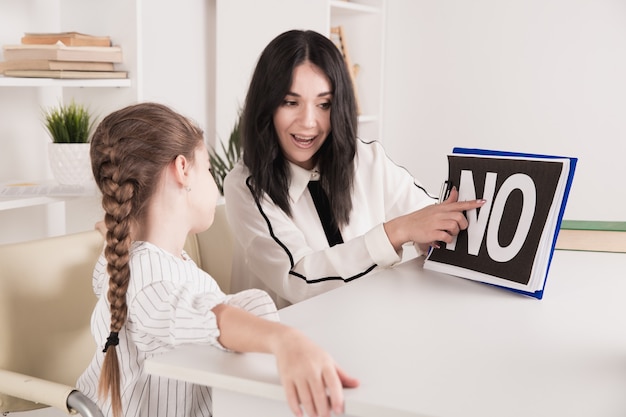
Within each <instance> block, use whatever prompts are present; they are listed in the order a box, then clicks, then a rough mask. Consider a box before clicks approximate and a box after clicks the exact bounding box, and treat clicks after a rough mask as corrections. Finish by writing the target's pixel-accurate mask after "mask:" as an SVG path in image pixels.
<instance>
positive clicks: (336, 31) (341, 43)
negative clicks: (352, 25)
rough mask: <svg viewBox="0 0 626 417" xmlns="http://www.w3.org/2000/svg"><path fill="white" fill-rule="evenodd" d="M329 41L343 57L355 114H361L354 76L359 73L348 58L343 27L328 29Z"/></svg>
mask: <svg viewBox="0 0 626 417" xmlns="http://www.w3.org/2000/svg"><path fill="white" fill-rule="evenodd" d="M330 40H331V41H333V43H334V44H335V46H336V47H337V49H339V51H340V52H341V55H343V60H344V61H345V63H346V67H348V73H349V74H350V79H351V81H352V86H353V88H354V97H355V99H356V104H357V112H358V114H361V104H360V99H359V92H358V89H357V82H356V76H357V74H358V72H359V68H360V67H359V66H358V65H353V64H352V58H350V52H349V50H348V43H347V41H346V32H345V30H344V28H343V26H341V25H340V26H333V27H331V28H330Z"/></svg>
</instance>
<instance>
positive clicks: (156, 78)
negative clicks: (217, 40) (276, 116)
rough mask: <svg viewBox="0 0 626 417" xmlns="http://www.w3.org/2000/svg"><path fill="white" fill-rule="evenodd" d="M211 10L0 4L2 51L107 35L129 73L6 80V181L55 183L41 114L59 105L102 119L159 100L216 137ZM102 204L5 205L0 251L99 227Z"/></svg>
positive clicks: (123, 0) (1, 108)
mask: <svg viewBox="0 0 626 417" xmlns="http://www.w3.org/2000/svg"><path fill="white" fill-rule="evenodd" d="M206 4H207V2H206V1H205V0H188V1H185V2H173V1H171V0H151V1H141V0H108V1H106V2H103V1H99V0H0V45H4V44H15V43H19V42H20V39H21V36H22V34H23V33H24V32H56V31H69V30H75V31H78V32H84V33H90V34H94V35H109V36H111V38H112V40H113V42H114V43H115V44H118V45H120V46H121V47H122V53H123V63H121V64H118V69H120V70H125V71H128V74H129V79H125V80H51V79H24V78H4V77H1V76H0V182H3V183H6V182H13V181H38V180H46V179H51V178H52V174H51V172H50V169H49V168H48V160H47V144H48V143H49V142H50V139H49V137H48V135H47V133H46V131H45V128H44V127H43V124H42V115H41V111H42V108H44V107H48V106H52V105H56V104H58V102H59V101H64V102H69V101H71V100H72V99H75V100H76V101H77V102H81V103H84V104H86V105H87V106H88V107H89V108H90V110H91V111H92V112H93V113H94V114H95V115H96V117H98V118H101V117H104V116H105V115H106V114H108V113H110V112H111V111H113V110H115V109H118V108H120V107H123V106H125V105H128V104H131V103H134V102H138V101H148V100H153V101H158V102H162V103H164V104H167V105H170V106H172V107H173V108H175V109H176V110H178V111H180V112H181V113H183V114H185V115H187V116H189V117H191V118H193V119H194V120H195V121H197V122H198V123H199V124H200V125H201V126H202V127H203V128H204V129H205V131H207V133H209V132H212V131H214V126H208V124H207V120H209V119H210V117H209V116H210V115H209V111H208V104H207V99H206V97H207V85H208V81H207V80H208V76H207V73H209V72H210V71H207V65H208V63H209V62H210V60H209V59H208V58H207V54H208V46H207V43H209V39H210V36H208V33H209V32H210V31H209V30H208V25H207V20H208V19H209V14H210V12H209V8H208V6H207V5H206ZM0 59H3V57H2V56H1V52H0ZM63 200H66V201H65V202H64V203H65V204H63ZM97 200H98V197H97V196H96V197H93V196H92V197H81V198H70V199H61V200H60V199H58V198H47V197H42V198H34V199H32V198H31V199H29V201H28V202H26V201H24V202H15V204H13V203H11V202H7V200H6V199H3V201H1V203H2V204H0V230H1V231H2V232H0V243H6V242H11V241H20V240H26V239H32V238H37V237H43V236H45V235H49V234H58V233H60V232H62V231H63V230H66V231H67V232H75V231H80V230H85V229H89V228H92V227H93V223H94V220H97V219H99V218H101V208H100V207H99V202H98V201H97ZM59 202H61V204H59ZM36 203H37V204H36ZM48 203H49V204H48ZM38 205H40V206H39V207H38ZM59 207H64V210H59V209H58V208H59ZM63 217H65V218H63ZM42 219H43V220H42ZM45 219H48V221H47V222H46V221H45ZM65 224H66V225H67V227H65V226H64V225H65ZM60 225H61V226H63V227H60Z"/></svg>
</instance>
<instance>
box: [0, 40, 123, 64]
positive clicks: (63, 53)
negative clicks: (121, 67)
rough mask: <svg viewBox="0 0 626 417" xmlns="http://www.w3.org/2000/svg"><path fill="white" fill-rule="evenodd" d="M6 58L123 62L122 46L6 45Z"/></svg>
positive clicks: (9, 59) (6, 59) (10, 59)
mask: <svg viewBox="0 0 626 417" xmlns="http://www.w3.org/2000/svg"><path fill="white" fill-rule="evenodd" d="M3 50H4V60H5V61H13V60H18V59H50V60H54V61H94V62H113V63H119V62H122V48H121V47H120V46H65V45H63V43H61V42H57V43H55V44H54V45H4V46H3Z"/></svg>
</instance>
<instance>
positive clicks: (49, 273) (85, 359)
mask: <svg viewBox="0 0 626 417" xmlns="http://www.w3.org/2000/svg"><path fill="white" fill-rule="evenodd" d="M102 247H103V238H102V236H101V235H100V233H98V232H97V231H88V232H81V233H76V234H70V235H64V236H59V237H52V238H45V239H39V240H33V241H28V242H23V243H13V244H5V245H0V369H5V370H9V371H13V372H19V373H22V374H26V375H30V376H33V377H36V378H41V379H45V380H50V381H53V382H58V383H61V384H67V385H70V386H75V384H76V380H77V379H78V377H79V375H80V374H81V373H82V372H83V371H84V370H85V368H86V367H87V365H88V364H89V361H90V360H91V358H92V356H93V354H94V351H95V348H96V346H95V342H94V340H93V337H92V336H91V330H90V319H91V313H92V311H93V308H94V306H95V303H96V301H97V300H96V297H95V295H94V293H93V289H92V275H93V268H94V265H95V264H96V262H97V259H98V256H99V254H100V252H101V251H102ZM41 407H44V405H41V404H35V403H31V402H29V401H25V400H21V399H17V398H14V397H9V396H7V395H4V394H0V412H2V413H6V412H9V411H24V410H31V409H35V408H41Z"/></svg>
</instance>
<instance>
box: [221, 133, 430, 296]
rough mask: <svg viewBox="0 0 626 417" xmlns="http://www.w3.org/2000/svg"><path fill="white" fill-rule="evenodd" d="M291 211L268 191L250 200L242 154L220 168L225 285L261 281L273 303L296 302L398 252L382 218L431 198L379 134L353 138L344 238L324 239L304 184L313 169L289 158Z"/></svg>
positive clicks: (385, 263)
mask: <svg viewBox="0 0 626 417" xmlns="http://www.w3.org/2000/svg"><path fill="white" fill-rule="evenodd" d="M290 169H291V183H290V186H289V197H290V200H291V209H292V216H291V217H289V216H287V215H286V214H285V213H284V212H283V211H282V210H281V209H280V208H279V207H278V206H277V205H275V204H274V203H273V202H272V200H271V198H270V197H269V196H267V195H264V196H263V197H262V199H261V201H260V202H256V201H255V199H254V197H253V194H252V192H251V190H250V188H249V186H248V183H247V182H248V181H249V177H250V173H249V171H248V169H247V167H246V166H245V165H244V164H243V161H239V162H238V163H237V165H236V166H235V167H234V168H233V170H231V172H230V173H229V174H228V175H227V176H226V179H225V182H224V197H225V201H226V213H227V218H228V222H229V224H230V227H231V229H232V231H233V234H234V236H235V248H234V259H233V270H232V278H231V290H233V291H241V290H244V289H249V288H260V289H263V290H265V291H267V292H268V293H269V294H270V295H271V296H272V297H273V298H274V301H275V302H276V304H277V305H278V307H279V308H280V307H284V306H287V305H289V304H291V303H296V302H299V301H302V300H305V299H307V298H310V297H312V296H314V295H317V294H320V293H323V292H326V291H328V290H330V289H332V288H336V287H338V286H340V285H343V284H345V283H346V282H349V281H352V280H354V279H356V278H359V277H362V276H364V275H366V274H368V273H370V272H371V271H374V270H376V269H378V268H386V267H390V266H393V265H395V264H396V263H397V262H399V261H400V259H401V255H402V254H401V253H396V251H395V250H394V248H393V246H392V245H391V243H390V242H389V238H388V237H387V235H386V233H385V230H384V228H383V223H384V222H386V221H388V220H391V219H393V218H395V217H398V216H400V215H404V214H407V213H410V212H412V211H415V210H419V209H421V208H423V207H426V206H428V205H430V204H433V203H435V202H436V199H435V198H434V197H433V196H431V195H429V194H428V193H427V192H426V190H425V189H424V188H423V187H422V185H421V184H420V183H418V182H416V181H415V179H414V178H413V177H412V176H411V175H410V174H409V172H408V171H407V170H406V169H404V168H402V167H400V166H398V165H396V164H395V163H393V162H392V161H391V160H390V159H389V158H388V157H387V155H386V154H385V151H384V149H383V147H382V145H380V143H378V142H371V143H365V142H362V141H358V142H357V152H356V160H355V170H356V173H355V180H354V189H353V192H352V202H353V210H352V213H351V216H350V223H349V224H348V225H346V226H344V227H343V228H341V230H340V231H341V235H342V238H343V241H344V243H342V244H338V245H335V246H333V247H329V245H328V241H327V239H326V235H325V234H324V230H323V227H322V224H321V221H320V219H319V216H318V214H317V211H316V209H315V205H314V203H313V200H312V199H311V195H310V193H309V190H308V188H307V184H308V182H309V181H310V180H317V179H318V175H319V174H318V173H317V172H316V171H315V170H314V171H308V170H305V169H303V168H300V167H299V166H297V165H295V164H291V163H290Z"/></svg>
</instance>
